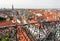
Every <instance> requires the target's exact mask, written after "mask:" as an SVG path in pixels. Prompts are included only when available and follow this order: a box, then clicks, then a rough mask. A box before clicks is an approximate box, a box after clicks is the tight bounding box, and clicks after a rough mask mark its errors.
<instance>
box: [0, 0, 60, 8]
mask: <svg viewBox="0 0 60 41" xmlns="http://www.w3.org/2000/svg"><path fill="white" fill-rule="evenodd" d="M12 4H13V5H14V8H60V0H0V8H11V6H12Z"/></svg>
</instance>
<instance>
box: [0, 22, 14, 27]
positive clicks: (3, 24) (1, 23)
mask: <svg viewBox="0 0 60 41" xmlns="http://www.w3.org/2000/svg"><path fill="white" fill-rule="evenodd" d="M13 25H14V24H13V23H12V22H11V21H3V22H0V27H1V26H13Z"/></svg>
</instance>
